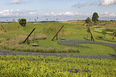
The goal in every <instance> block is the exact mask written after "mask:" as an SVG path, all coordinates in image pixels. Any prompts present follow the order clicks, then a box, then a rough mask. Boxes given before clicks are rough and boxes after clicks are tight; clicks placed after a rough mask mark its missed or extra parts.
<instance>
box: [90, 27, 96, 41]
mask: <svg viewBox="0 0 116 77" xmlns="http://www.w3.org/2000/svg"><path fill="white" fill-rule="evenodd" d="M88 29H89V32H90V34H91V41H92V40H93V41H95V40H94V38H93V35H92V33H91V30H90V28H89V27H88Z"/></svg>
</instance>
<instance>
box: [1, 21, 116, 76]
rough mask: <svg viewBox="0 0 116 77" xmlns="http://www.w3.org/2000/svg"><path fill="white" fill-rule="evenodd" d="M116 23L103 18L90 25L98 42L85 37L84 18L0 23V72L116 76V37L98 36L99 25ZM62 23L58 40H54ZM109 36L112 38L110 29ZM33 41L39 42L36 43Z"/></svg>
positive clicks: (5, 74)
mask: <svg viewBox="0 0 116 77" xmlns="http://www.w3.org/2000/svg"><path fill="white" fill-rule="evenodd" d="M115 24H116V22H102V21H100V23H99V25H97V26H91V27H90V28H91V32H92V34H93V37H94V39H95V42H96V43H95V42H91V41H90V40H89V41H88V40H86V38H87V36H88V38H91V36H90V34H88V33H87V31H86V30H87V27H86V26H85V25H84V21H67V22H46V23H27V24H26V27H24V28H22V27H21V26H20V25H19V23H17V22H16V23H5V24H1V23H0V50H1V51H0V54H1V55H0V76H1V77H115V76H116V55H115V54H116V49H115V48H116V42H115V41H116V37H114V40H113V41H111V40H101V39H97V38H96V37H97V36H104V35H103V34H102V33H101V32H99V31H100V30H101V29H98V28H97V27H100V28H101V27H102V28H115V27H116V25H115ZM62 25H64V27H63V29H62V30H61V31H60V32H59V34H58V40H56V38H55V39H54V41H52V38H53V37H54V35H55V34H56V32H57V31H58V30H59V29H60V27H61V26H62ZM33 28H36V29H35V31H34V32H33V33H32V35H31V36H30V37H29V45H28V44H27V42H25V43H24V44H23V43H22V42H23V41H24V40H25V38H26V37H27V36H28V34H29V33H30V32H31V31H32V29H33ZM96 28H97V29H96ZM95 29H96V30H95ZM62 37H65V40H61V39H62ZM106 37H110V38H112V36H111V32H110V33H107V34H106ZM78 40H81V42H77V41H78ZM84 40H85V41H84ZM83 41H84V42H83ZM33 43H37V44H38V45H39V46H37V47H33V46H32V44H33Z"/></svg>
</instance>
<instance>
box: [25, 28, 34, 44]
mask: <svg viewBox="0 0 116 77" xmlns="http://www.w3.org/2000/svg"><path fill="white" fill-rule="evenodd" d="M34 30H35V28H34V29H33V30H32V31H31V33H30V34H29V35H28V36H27V38H26V39H25V40H24V42H23V43H25V41H26V40H28V38H29V36H30V35H31V34H32V33H33V31H34Z"/></svg>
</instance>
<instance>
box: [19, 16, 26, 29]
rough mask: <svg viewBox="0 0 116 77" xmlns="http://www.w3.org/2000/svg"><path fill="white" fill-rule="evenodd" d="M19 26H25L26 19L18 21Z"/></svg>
mask: <svg viewBox="0 0 116 77" xmlns="http://www.w3.org/2000/svg"><path fill="white" fill-rule="evenodd" d="M19 24H20V25H21V26H22V27H25V26H26V19H24V18H22V19H20V20H19Z"/></svg>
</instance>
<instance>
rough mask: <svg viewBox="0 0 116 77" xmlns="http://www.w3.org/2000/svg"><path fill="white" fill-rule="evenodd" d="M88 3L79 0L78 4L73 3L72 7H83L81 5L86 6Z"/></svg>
mask: <svg viewBox="0 0 116 77" xmlns="http://www.w3.org/2000/svg"><path fill="white" fill-rule="evenodd" d="M86 5H87V3H83V4H81V3H80V2H78V4H74V5H72V7H77V8H81V7H84V6H86Z"/></svg>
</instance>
